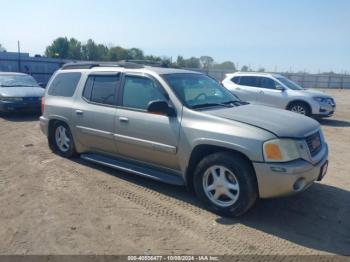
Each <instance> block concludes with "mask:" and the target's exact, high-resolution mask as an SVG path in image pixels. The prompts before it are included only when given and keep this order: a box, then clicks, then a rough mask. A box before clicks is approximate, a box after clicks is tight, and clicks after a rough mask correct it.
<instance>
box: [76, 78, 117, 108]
mask: <svg viewBox="0 0 350 262" xmlns="http://www.w3.org/2000/svg"><path fill="white" fill-rule="evenodd" d="M118 86H119V75H112V76H89V78H88V80H87V82H86V84H85V88H84V92H83V97H84V98H86V99H87V100H89V101H91V102H95V103H99V104H106V105H115V103H116V95H117V87H118Z"/></svg>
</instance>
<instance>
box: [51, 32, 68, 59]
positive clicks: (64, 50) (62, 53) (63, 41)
mask: <svg viewBox="0 0 350 262" xmlns="http://www.w3.org/2000/svg"><path fill="white" fill-rule="evenodd" d="M45 55H46V56H47V57H55V58H64V59H66V58H69V42H68V39H67V37H59V38H57V39H55V40H54V41H53V42H52V44H51V45H49V46H48V47H46V50H45Z"/></svg>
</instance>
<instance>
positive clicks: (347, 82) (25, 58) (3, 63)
mask: <svg viewBox="0 0 350 262" xmlns="http://www.w3.org/2000/svg"><path fill="white" fill-rule="evenodd" d="M67 62H69V60H63V59H53V58H45V57H30V56H29V54H27V53H21V54H18V53H14V52H0V71H5V72H10V71H11V72H23V73H27V74H30V75H32V76H33V77H34V78H35V79H36V80H37V81H38V82H40V83H43V84H44V85H45V84H46V83H47V82H48V80H49V79H50V77H51V75H52V74H53V73H54V72H55V71H56V70H57V69H59V68H60V67H61V66H62V65H63V64H64V63H67ZM187 69H189V70H193V71H198V72H202V73H204V74H207V75H209V76H211V77H213V78H215V79H217V80H218V81H222V80H223V79H224V78H225V76H226V74H228V73H233V71H232V70H220V69H209V70H205V69H198V68H187ZM279 74H281V75H284V76H285V77H287V78H289V79H291V80H292V81H294V82H296V83H298V84H299V85H301V86H303V87H305V88H350V75H345V74H307V73H279Z"/></svg>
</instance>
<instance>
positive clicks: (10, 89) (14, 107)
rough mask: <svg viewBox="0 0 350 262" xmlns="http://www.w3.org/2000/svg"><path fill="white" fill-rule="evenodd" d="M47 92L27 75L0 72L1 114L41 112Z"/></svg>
mask: <svg viewBox="0 0 350 262" xmlns="http://www.w3.org/2000/svg"><path fill="white" fill-rule="evenodd" d="M44 93H45V90H44V89H43V88H41V87H40V86H39V84H38V83H37V82H36V81H35V79H34V78H33V77H32V76H30V75H27V74H22V73H13V72H0V112H12V111H19V110H21V111H23V110H25V111H37V112H40V106H41V97H42V96H43V95H44Z"/></svg>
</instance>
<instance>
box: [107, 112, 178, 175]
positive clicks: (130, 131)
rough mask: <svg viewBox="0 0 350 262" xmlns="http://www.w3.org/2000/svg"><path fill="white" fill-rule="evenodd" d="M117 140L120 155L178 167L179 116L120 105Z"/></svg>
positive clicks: (173, 167)
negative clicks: (124, 107)
mask: <svg viewBox="0 0 350 262" xmlns="http://www.w3.org/2000/svg"><path fill="white" fill-rule="evenodd" d="M115 125H116V134H115V135H114V136H115V140H116V143H117V147H118V152H119V155H121V156H124V157H127V158H131V159H134V160H138V161H143V162H149V163H153V164H155V165H159V166H162V167H167V168H172V169H178V168H179V166H178V158H177V143H178V137H179V128H180V125H179V122H178V120H177V118H176V117H167V116H162V115H156V114H150V113H147V112H141V111H133V110H128V109H118V111H117V116H116V121H115Z"/></svg>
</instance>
